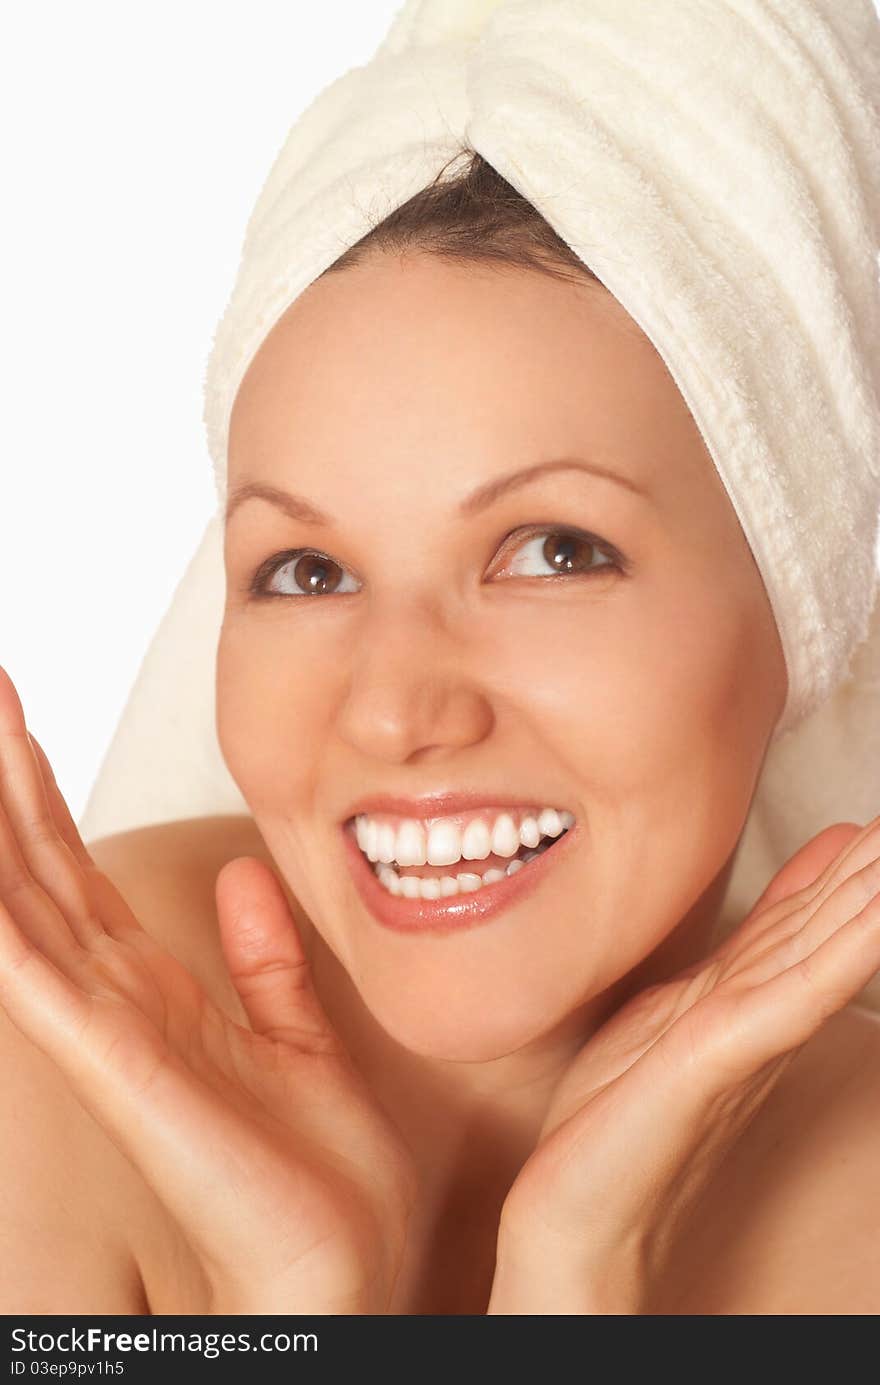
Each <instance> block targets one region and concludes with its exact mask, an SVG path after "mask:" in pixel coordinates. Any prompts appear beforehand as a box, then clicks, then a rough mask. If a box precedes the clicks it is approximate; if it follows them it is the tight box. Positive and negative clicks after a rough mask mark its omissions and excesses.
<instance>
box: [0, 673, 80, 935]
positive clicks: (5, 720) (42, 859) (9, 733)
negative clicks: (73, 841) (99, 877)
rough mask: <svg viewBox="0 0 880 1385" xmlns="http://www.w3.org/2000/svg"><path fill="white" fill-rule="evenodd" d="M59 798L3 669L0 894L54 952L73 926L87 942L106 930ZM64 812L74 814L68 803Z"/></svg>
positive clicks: (0, 675)
mask: <svg viewBox="0 0 880 1385" xmlns="http://www.w3.org/2000/svg"><path fill="white" fill-rule="evenodd" d="M44 758H45V757H44ZM46 763H48V761H47V762H46ZM52 782H53V784H54V776H53V780H52ZM60 798H61V795H60V793H59V792H58V789H57V786H55V788H54V793H53V795H52V797H50V794H49V792H48V791H47V787H46V784H45V781H44V777H43V771H42V768H41V763H40V759H39V758H38V756H37V752H36V750H35V748H34V745H33V743H32V739H31V737H30V735H29V733H28V731H27V728H26V726H25V721H24V712H23V710H22V706H21V702H20V700H19V697H18V693H17V692H16V690H15V687H14V685H13V683H12V680H11V679H10V678H9V675H8V674H7V673H6V672H5V670H3V669H2V668H0V899H3V900H4V901H5V902H6V904H7V907H12V901H13V898H14V900H15V902H16V904H15V907H16V911H19V910H21V911H22V912H21V913H20V915H19V922H20V923H21V925H22V926H24V927H26V928H28V929H29V931H30V932H31V935H32V936H33V937H34V938H36V937H37V936H39V937H41V938H42V940H43V942H44V944H45V945H46V946H47V947H49V948H54V953H53V955H56V954H57V950H58V948H59V947H62V948H63V946H64V944H65V943H66V942H67V934H68V933H70V934H72V936H73V938H75V939H76V940H77V941H78V942H80V943H82V944H86V943H88V942H89V941H92V940H94V939H95V938H96V937H97V936H98V935H100V933H101V932H102V931H103V929H102V927H101V924H100V921H99V920H98V919H97V918H96V917H95V913H94V910H93V907H92V903H91V896H90V894H89V890H88V881H87V879H86V877H85V875H84V874H83V869H82V866H81V864H80V861H81V857H80V856H79V855H78V854H77V853H75V852H74V851H73V850H72V849H71V847H70V846H69V845H68V844H67V842H66V840H65V839H64V837H63V836H62V835H61V834H60V832H59V828H58V823H57V821H56V818H55V814H54V811H53V803H55V802H56V801H57V800H58V799H60ZM62 801H63V800H62ZM65 813H66V816H67V819H69V817H70V815H69V813H67V810H66V805H65ZM65 830H68V831H69V828H68V827H67V826H66V827H65ZM74 831H75V829H74ZM83 850H84V848H83Z"/></svg>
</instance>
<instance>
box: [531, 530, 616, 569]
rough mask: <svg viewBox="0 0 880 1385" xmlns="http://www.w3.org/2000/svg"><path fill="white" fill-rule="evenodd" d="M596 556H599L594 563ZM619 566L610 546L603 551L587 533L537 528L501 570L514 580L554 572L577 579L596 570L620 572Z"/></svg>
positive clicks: (600, 545) (601, 546)
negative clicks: (509, 574)
mask: <svg viewBox="0 0 880 1385" xmlns="http://www.w3.org/2000/svg"><path fill="white" fill-rule="evenodd" d="M597 555H599V557H600V561H598V562H597V561H596V558H597ZM536 564H537V570H536V569H535V565H536ZM541 564H545V565H546V566H545V568H544V571H543V572H542V571H541V570H540V568H541ZM621 566H622V564H621V563H620V562H619V561H617V560H616V558H615V556H614V550H613V549H611V548H610V545H609V546H608V547H607V548H606V546H605V545H604V544H602V543H601V542H600V541H599V540H598V539H596V538H593V537H592V536H591V535H589V534H580V533H576V532H573V531H571V530H568V529H541V530H538V531H537V532H535V531H533V532H532V535H531V537H530V538H529V539H527V541H526V542H525V543H523V544H521V545H520V547H519V549H518V550H517V553H516V555H515V556H514V557H513V558H512V559H511V560H509V561H508V562H507V563H506V564H505V568H504V570H505V571H506V572H509V573H511V574H512V575H513V576H515V577H548V576H552V575H553V574H554V573H557V574H559V575H560V576H566V575H570V576H572V577H578V576H589V575H590V574H592V573H594V572H597V571H599V570H600V569H609V570H613V569H615V568H616V569H618V570H620V568H621ZM548 568H549V572H548V571H547V569H548Z"/></svg>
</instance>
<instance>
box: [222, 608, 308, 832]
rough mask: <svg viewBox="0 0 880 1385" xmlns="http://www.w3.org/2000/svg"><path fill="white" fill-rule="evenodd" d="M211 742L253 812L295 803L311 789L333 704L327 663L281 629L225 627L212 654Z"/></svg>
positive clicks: (250, 622)
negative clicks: (214, 741) (213, 701)
mask: <svg viewBox="0 0 880 1385" xmlns="http://www.w3.org/2000/svg"><path fill="white" fill-rule="evenodd" d="M216 673H217V677H216V697H217V701H216V718H217V736H218V740H219V743H220V748H221V751H222V753H223V758H224V760H225V762H226V765H227V767H228V769H229V772H230V773H231V775H232V776H233V778H234V779H235V780H236V782H237V784H238V785H239V787H240V789H241V791H242V793H243V794H244V796H245V798H246V799H247V800H248V802H249V803H250V805H251V807H252V808H254V807H255V805H258V804H266V805H272V804H273V803H275V802H276V801H277V800H278V799H279V798H281V799H282V800H283V801H286V802H294V801H297V800H298V799H301V797H302V795H303V794H304V793H306V792H308V790H309V788H310V786H312V785H313V784H314V783H315V782H316V781H317V772H316V765H317V764H318V763H319V762H320V758H321V749H322V745H323V741H324V735H325V732H326V731H327V730H328V728H330V725H331V722H332V707H333V698H332V696H331V690H330V688H329V684H328V677H329V675H328V672H327V661H326V659H325V658H324V656H323V654H320V655H319V654H318V653H316V651H315V650H313V649H311V650H310V649H309V648H308V645H307V643H306V642H304V641H303V640H302V639H301V638H297V639H294V636H293V635H292V633H291V631H290V628H289V627H288V628H285V627H284V626H283V624H282V623H281V622H277V623H275V622H273V621H271V620H270V621H261V620H260V618H259V617H258V618H256V619H254V618H253V617H248V618H247V620H246V621H245V620H244V619H243V620H241V621H240V622H237V621H236V620H235V618H230V619H227V620H225V621H224V624H223V627H222V630H221V633H220V639H219V643H218V647H217V669H216Z"/></svg>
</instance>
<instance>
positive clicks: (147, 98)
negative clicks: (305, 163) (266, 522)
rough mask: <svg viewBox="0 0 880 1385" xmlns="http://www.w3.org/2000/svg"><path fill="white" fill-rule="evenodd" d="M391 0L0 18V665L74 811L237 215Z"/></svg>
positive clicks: (106, 9)
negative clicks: (1, 210) (302, 117)
mask: <svg viewBox="0 0 880 1385" xmlns="http://www.w3.org/2000/svg"><path fill="white" fill-rule="evenodd" d="M399 7H400V0H357V2H356V3H355V2H353V0H321V3H320V4H318V5H314V4H308V5H306V4H304V3H302V0H246V2H245V0H237V3H228V2H227V3H223V0H151V3H150V4H141V5H138V4H133V3H131V0H74V3H68V0H54V3H51V4H50V3H40V0H18V3H17V4H15V3H13V4H7V6H6V7H5V9H4V23H3V36H2V44H0V49H2V51H0V123H2V130H3V132H4V133H3V187H2V190H3V194H4V196H3V202H4V207H5V210H4V213H3V221H2V240H3V247H4V248H3V254H2V256H0V303H2V313H0V378H2V382H3V405H2V412H0V419H2V422H0V430H2V431H0V664H2V665H3V667H4V668H5V669H6V670H7V672H8V673H9V674H10V676H11V678H12V680H13V682H14V683H15V686H16V688H17V689H18V693H19V696H20V697H21V700H22V704H23V706H24V710H25V718H26V720H27V723H28V726H29V727H30V729H31V730H32V731H33V733H34V735H35V736H36V737H37V738H38V740H39V741H40V743H41V745H42V746H43V747H44V749H45V750H46V753H47V755H48V756H49V759H50V761H51V763H52V766H53V768H54V770H55V774H56V776H57V779H58V782H59V784H60V786H61V790H62V793H63V794H64V796H65V798H66V799H67V802H68V804H69V806H70V809H71V812H72V813H73V815H74V817H75V818H78V817H79V815H80V814H81V812H82V810H83V808H84V806H85V801H86V797H87V795H88V792H89V789H90V787H91V784H92V781H93V780H94V778H95V776H96V774H97V771H98V766H99V764H100V761H101V758H102V756H103V754H104V752H105V750H106V748H107V746H108V745H109V742H110V739H111V736H112V734H113V731H114V729H115V726H116V722H117V719H118V717H119V716H120V714H121V712H122V708H123V705H124V703H125V700H126V698H127V696H128V692H129V690H130V688H131V684H132V682H133V680H134V677H135V674H136V672H137V669H138V666H139V664H140V660H141V658H142V657H143V654H144V652H145V650H146V647H147V645H148V644H149V641H150V639H151V637H152V635H153V633H154V631H155V628H156V626H157V625H158V624H159V621H160V620H161V618H162V615H163V614H164V612H165V609H166V607H167V605H168V602H169V600H170V598H171V594H172V592H173V590H174V587H175V586H176V584H177V582H178V580H179V579H180V577H181V576H182V574H183V570H184V568H185V566H186V564H187V562H188V561H189V558H190V556H191V555H192V552H193V550H194V549H195V546H196V544H197V543H198V541H199V539H200V538H201V535H202V533H203V531H204V527H205V524H206V523H207V521H208V519H209V518H210V516H211V514H212V513H213V511H214V509H215V506H216V499H215V492H214V484H213V478H212V474H211V464H210V459H209V457H208V451H207V446H206V443H205V439H204V434H203V426H202V393H201V391H202V381H203V376H204V370H205V365H206V362H207V356H208V352H209V349H210V345H211V340H212V338H213V334H214V329H215V327H216V324H217V321H218V320H219V317H220V315H221V313H222V311H223V308H224V307H225V304H226V301H227V298H228V296H229V293H230V291H231V289H232V283H233V280H234V277H235V273H236V270H237V267H238V260H239V255H240V250H241V241H242V237H243V235H244V228H245V223H246V221H247V218H248V216H249V214H250V211H251V208H252V206H253V203H254V201H255V199H256V196H257V193H258V192H259V190H260V187H261V186H262V184H263V181H264V179H265V177H266V175H267V173H268V171H269V168H270V166H271V163H272V161H273V160H274V157H275V155H276V153H277V152H278V149H279V148H280V146H281V144H282V143H283V141H284V139H285V137H286V135H287V132H288V130H289V128H290V126H291V124H292V123H293V122H294V120H295V119H296V118H297V116H298V115H299V113H300V112H301V111H302V110H303V108H304V107H305V106H306V105H308V104H309V102H310V101H311V100H312V99H313V97H314V96H316V95H317V93H318V92H319V91H320V90H321V89H322V88H323V87H325V86H326V85H327V84H328V83H329V82H330V81H332V80H333V79H334V78H336V77H338V76H339V75H340V74H341V73H343V72H345V71H346V70H347V69H348V68H350V67H352V66H354V65H356V64H360V63H364V62H367V61H369V59H370V57H371V56H372V54H373V52H374V51H375V49H376V47H377V46H378V44H379V43H380V42H381V40H382V39H383V38H384V36H385V34H386V32H387V30H388V27H389V25H390V22H391V19H392V17H393V16H394V14H395V13H396V12H397V10H398V9H399Z"/></svg>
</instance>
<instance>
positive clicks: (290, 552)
mask: <svg viewBox="0 0 880 1385" xmlns="http://www.w3.org/2000/svg"><path fill="white" fill-rule="evenodd" d="M541 534H547V535H550V534H554V535H557V536H564V537H565V538H573V539H578V540H581V541H583V542H585V543H586V544H588V545H589V546H590V547H592V548H595V549H596V550H597V551H598V552H600V553H601V554H602V556H603V557H604V558H605V559H606V560H607V561H606V562H604V563H597V564H596V566H595V567H593V568H591V569H589V570H588V571H587V572H575V573H566V572H548V573H545V574H543V575H540V576H538V577H537V578H535V577H534V575H533V574H531V573H514V574H513V575H514V576H515V577H523V576H525V577H526V578H532V580H535V581H539V582H544V581H547V580H548V579H549V580H550V581H553V580H556V579H564V580H566V581H573V580H577V579H583V578H590V577H592V576H594V575H595V574H597V573H600V572H611V571H616V572H618V573H620V574H621V575H622V576H623V575H626V574H627V573H628V572H629V563H628V561H627V559H626V558H625V557H624V555H623V554H622V553H621V552H620V550H619V549H618V548H615V546H614V544H611V543H608V542H606V540H604V539H600V538H599V537H598V535H597V534H590V533H589V532H587V530H585V529H576V528H572V526H570V525H565V524H551V525H534V526H532V527H531V528H530V529H526V530H514V531H513V533H512V534H510V535H508V538H514V537H517V536H519V537H521V538H522V540H523V543H525V542H527V541H528V540H529V539H533V538H537V537H538V536H539V535H541ZM505 542H506V540H502V544H501V547H503V546H504V544H505ZM307 555H310V556H313V557H315V558H326V559H327V560H328V561H329V562H331V563H333V564H334V565H335V566H336V567H339V568H340V569H341V570H342V571H343V572H344V571H345V570H346V569H345V568H344V567H343V566H342V564H341V563H337V562H336V559H335V558H333V557H332V556H331V555H330V554H329V553H324V552H322V551H321V550H320V549H317V548H291V549H287V550H286V551H285V552H283V553H275V554H273V556H272V557H271V558H267V559H266V561H265V562H263V563H261V564H260V566H259V567H258V568H257V570H256V572H255V573H254V574H253V576H252V578H251V581H250V583H249V585H248V587H247V596H248V598H249V599H250V600H254V601H272V600H276V599H281V600H299V599H301V598H303V597H311V596H313V594H312V593H310V592H273V591H269V590H268V587H267V583H268V582H269V580H270V579H271V578H272V577H274V575H275V573H276V572H278V571H280V569H281V568H283V567H287V566H288V564H291V563H296V561H297V560H298V559H299V558H303V557H306V556H307ZM543 561H546V559H544V560H543ZM323 595H325V596H327V595H329V596H356V595H357V593H356V592H329V593H323Z"/></svg>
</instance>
